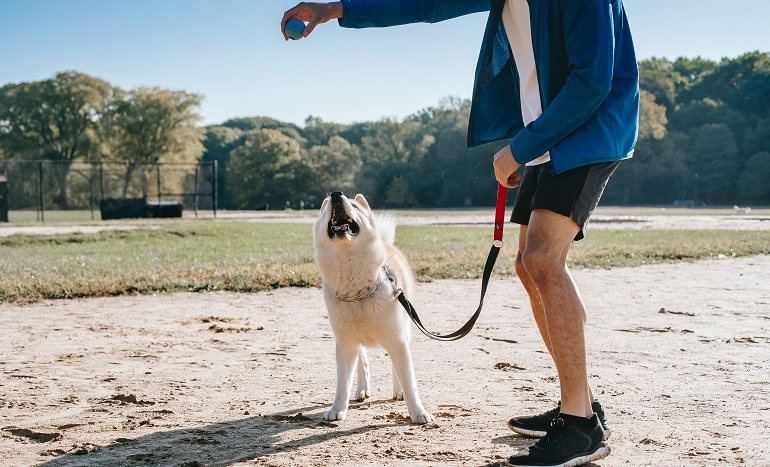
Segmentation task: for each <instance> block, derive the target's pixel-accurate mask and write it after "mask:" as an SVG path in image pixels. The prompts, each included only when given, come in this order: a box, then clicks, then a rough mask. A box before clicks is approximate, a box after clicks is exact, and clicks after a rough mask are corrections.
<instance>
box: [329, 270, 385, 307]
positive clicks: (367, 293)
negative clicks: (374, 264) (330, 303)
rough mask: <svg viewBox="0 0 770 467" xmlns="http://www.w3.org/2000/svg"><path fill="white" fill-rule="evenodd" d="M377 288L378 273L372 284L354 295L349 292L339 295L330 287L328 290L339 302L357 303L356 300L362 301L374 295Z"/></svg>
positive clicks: (378, 282)
mask: <svg viewBox="0 0 770 467" xmlns="http://www.w3.org/2000/svg"><path fill="white" fill-rule="evenodd" d="M379 288H380V277H379V274H378V275H377V280H375V281H374V285H373V286H371V287H369V288H368V289H364V290H363V291H361V292H359V293H357V294H355V295H351V294H345V295H340V294H339V293H337V291H336V290H334V289H332V288H331V287H329V290H331V291H332V293H333V294H334V296H335V297H336V298H337V300H339V301H341V302H346V303H357V302H363V301H366V300H368V299H370V298H372V295H374V294H375V292H377V289H379Z"/></svg>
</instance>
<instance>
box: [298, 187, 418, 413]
mask: <svg viewBox="0 0 770 467" xmlns="http://www.w3.org/2000/svg"><path fill="white" fill-rule="evenodd" d="M313 238H314V246H315V254H316V262H317V263H318V268H319V269H320V271H321V279H322V284H323V291H324V299H325V301H326V307H327V309H328V311H329V322H330V323H331V326H332V331H333V332H334V336H335V339H336V357H337V392H336V395H335V397H334V402H333V403H332V406H331V408H330V409H329V410H327V411H326V412H325V413H324V418H325V419H326V420H343V419H344V418H345V415H346V414H347V410H348V401H349V400H350V396H351V389H352V386H353V373H354V371H355V369H356V366H357V368H358V385H357V389H356V393H355V397H356V399H357V400H359V401H361V400H365V399H366V398H368V397H369V396H370V395H371V390H370V386H369V361H368V360H367V358H366V347H382V348H384V349H385V351H387V352H388V355H390V358H391V362H392V367H393V398H394V399H404V401H405V402H406V405H407V407H408V409H409V415H410V417H411V419H412V422H414V423H419V424H423V423H429V422H431V421H432V416H431V415H430V414H429V413H428V412H427V411H426V410H425V408H424V407H423V405H422V402H421V401H420V396H419V394H418V393H417V381H416V378H415V372H414V365H413V363H412V355H411V352H410V351H409V340H410V338H411V322H410V320H409V316H408V315H407V313H406V311H405V310H404V309H403V308H402V307H401V304H400V303H399V302H398V300H397V299H396V297H395V296H394V294H393V288H392V287H391V284H390V282H389V281H388V279H386V277H385V275H384V274H383V273H382V270H383V266H385V267H387V269H388V270H389V271H390V273H391V274H392V276H393V277H394V278H395V281H396V284H397V285H398V286H399V287H401V288H402V289H403V290H404V292H405V293H406V294H407V296H411V292H412V289H413V282H414V280H413V278H412V272H411V269H410V268H409V265H408V264H407V262H406V258H405V257H404V255H403V254H402V253H401V252H400V251H399V250H398V249H397V248H396V247H395V246H394V245H393V240H394V238H395V222H394V220H393V218H392V216H383V215H379V216H378V215H375V214H374V213H373V212H372V210H371V208H370V207H369V203H367V201H366V199H365V198H364V196H363V195H360V194H359V195H357V196H356V197H355V198H354V199H352V200H350V199H348V198H346V197H345V196H344V195H342V193H333V194H332V195H331V196H330V197H327V198H326V199H325V200H324V202H323V205H322V206H321V213H320V216H319V217H318V220H317V221H316V223H315V226H314V229H313ZM375 284H376V285H377V288H376V290H375V291H374V292H373V293H372V295H371V296H370V297H368V298H365V299H362V298H363V297H365V296H367V295H368V294H369V293H370V292H372V290H373V289H374V287H375ZM340 298H342V300H341V299H340ZM351 299H359V300H360V301H347V300H351Z"/></svg>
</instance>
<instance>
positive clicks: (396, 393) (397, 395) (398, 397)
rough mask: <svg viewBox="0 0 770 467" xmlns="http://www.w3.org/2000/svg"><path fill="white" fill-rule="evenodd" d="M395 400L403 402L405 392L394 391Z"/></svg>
mask: <svg viewBox="0 0 770 467" xmlns="http://www.w3.org/2000/svg"><path fill="white" fill-rule="evenodd" d="M393 400H395V401H402V400H404V391H402V390H401V389H399V390H398V391H396V390H393Z"/></svg>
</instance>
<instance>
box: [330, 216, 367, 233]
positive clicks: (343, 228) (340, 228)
mask: <svg viewBox="0 0 770 467" xmlns="http://www.w3.org/2000/svg"><path fill="white" fill-rule="evenodd" d="M359 230H360V227H359V226H358V223H357V222H356V221H354V220H353V219H351V218H350V217H347V216H345V217H340V218H334V217H332V218H331V220H330V221H329V227H328V228H327V233H328V234H329V238H334V237H335V236H337V237H344V236H345V235H350V236H352V237H355V236H356V235H358V232H359Z"/></svg>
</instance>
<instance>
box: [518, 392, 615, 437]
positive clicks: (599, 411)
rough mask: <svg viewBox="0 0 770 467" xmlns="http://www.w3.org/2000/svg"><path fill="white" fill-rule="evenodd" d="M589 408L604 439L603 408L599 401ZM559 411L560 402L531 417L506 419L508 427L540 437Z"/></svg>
mask: <svg viewBox="0 0 770 467" xmlns="http://www.w3.org/2000/svg"><path fill="white" fill-rule="evenodd" d="M591 409H592V410H593V411H594V413H595V414H596V415H597V416H598V417H599V423H601V425H602V429H603V430H604V440H605V441H606V440H607V438H609V437H610V428H609V426H608V425H607V420H606V419H605V417H604V409H603V408H602V405H601V404H600V403H599V401H598V400H597V401H594V403H593V404H591ZM560 412H561V402H559V405H557V406H556V408H555V409H551V410H549V411H548V412H545V413H541V414H540V415H535V416H532V417H518V418H512V419H510V420H508V428H510V429H511V430H513V431H515V432H516V433H519V434H521V435H524V436H530V437H533V438H542V437H543V436H545V433H546V432H547V431H548V428H549V427H550V426H551V422H552V421H554V419H556V418H557V417H558V416H559V413H560Z"/></svg>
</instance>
